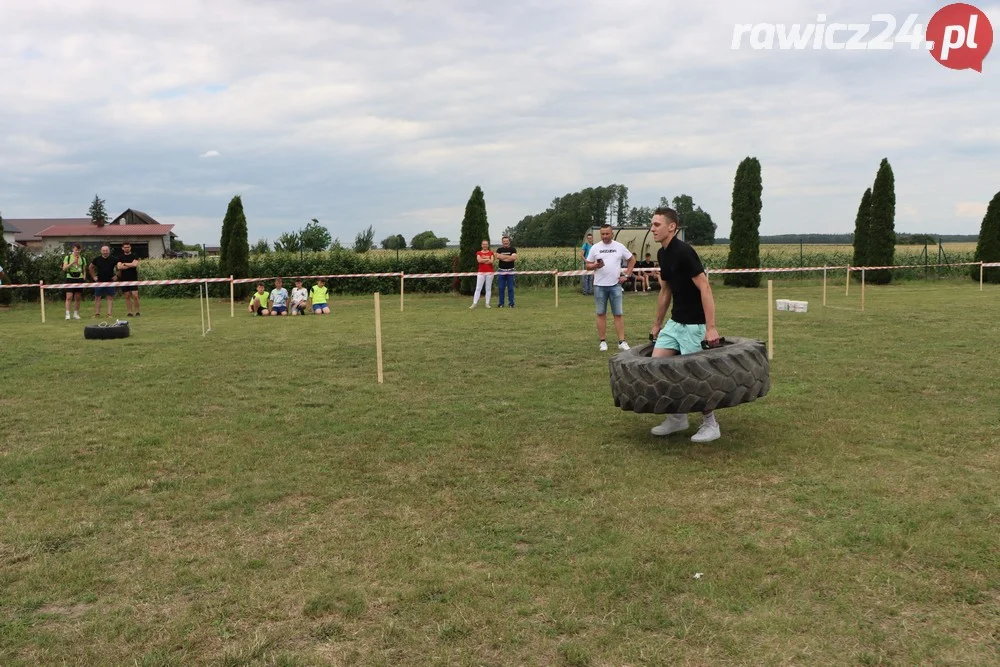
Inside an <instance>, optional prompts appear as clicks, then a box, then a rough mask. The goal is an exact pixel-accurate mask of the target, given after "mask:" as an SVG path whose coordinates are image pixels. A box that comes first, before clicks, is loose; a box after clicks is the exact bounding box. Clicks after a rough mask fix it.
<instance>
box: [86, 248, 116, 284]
mask: <svg viewBox="0 0 1000 667" xmlns="http://www.w3.org/2000/svg"><path fill="white" fill-rule="evenodd" d="M91 264H93V265H94V268H95V269H97V282H99V283H108V282H111V281H112V280H114V279H115V272H116V271H117V270H118V266H117V265H118V258H117V257H115V256H114V255H108V256H107V258H105V257H104V255H98V256H97V257H95V258H94V259H93V260H91Z"/></svg>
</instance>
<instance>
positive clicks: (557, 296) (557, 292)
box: [554, 273, 559, 308]
mask: <svg viewBox="0 0 1000 667" xmlns="http://www.w3.org/2000/svg"><path fill="white" fill-rule="evenodd" d="M554 275H555V277H556V308H558V307H559V274H558V273H555V274H554Z"/></svg>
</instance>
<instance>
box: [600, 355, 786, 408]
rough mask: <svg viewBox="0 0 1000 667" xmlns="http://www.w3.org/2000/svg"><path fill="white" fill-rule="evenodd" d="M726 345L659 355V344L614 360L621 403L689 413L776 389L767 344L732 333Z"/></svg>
mask: <svg viewBox="0 0 1000 667" xmlns="http://www.w3.org/2000/svg"><path fill="white" fill-rule="evenodd" d="M727 340H728V341H729V342H730V344H728V345H724V346H723V347H719V348H714V349H711V350H702V351H699V352H695V353H693V354H684V355H675V356H672V357H667V358H660V359H653V358H652V356H651V355H652V351H653V343H646V344H645V345H642V346H641V347H637V348H632V349H631V350H627V351H625V352H621V353H619V354H616V355H614V356H613V357H611V359H610V360H608V365H609V367H610V370H611V395H612V397H613V398H614V402H615V407H618V408H621V409H622V410H631V411H633V412H638V413H654V414H686V413H689V412H704V411H708V410H714V409H716V408H731V407H734V406H737V405H741V404H743V403H749V402H752V401H755V400H757V399H758V398H761V397H763V396H765V395H767V392H768V391H769V390H770V388H771V378H770V366H769V364H768V361H767V346H766V345H765V343H763V342H762V341H759V340H752V339H748V338H727Z"/></svg>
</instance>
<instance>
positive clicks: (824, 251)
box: [146, 243, 976, 267]
mask: <svg viewBox="0 0 1000 667" xmlns="http://www.w3.org/2000/svg"><path fill="white" fill-rule="evenodd" d="M695 247H696V249H697V250H698V254H699V255H701V256H702V257H703V258H706V259H721V260H725V258H726V256H727V255H728V253H729V246H728V245H713V246H695ZM943 247H944V252H945V254H946V255H948V256H951V255H952V254H959V255H964V254H970V255H971V254H972V253H974V252H975V251H976V244H975V243H945V244H944V246H943ZM456 250H457V248H442V249H440V250H410V249H407V250H400V251H399V256H400V257H403V256H405V255H413V254H423V255H451V254H454V253H455V252H456ZM923 250H924V247H923V246H915V245H899V246H896V254H897V256H910V255H920V254H921V253H923ZM800 252H801V254H802V255H803V256H805V257H815V256H823V255H842V254H843V255H851V254H853V253H854V248H853V246H850V245H834V244H831V245H820V244H814V245H809V244H805V245H803V246H801V248H800V247H799V246H798V245H795V244H764V245H762V246H761V247H760V253H761V256H762V257H763V256H765V255H767V256H771V257H788V258H795V259H798V258H799V255H800ZM928 252H929V254H930V257H931V258H932V259H934V258H936V257H937V247H930V248H928ZM518 253H519V254H520V255H521V256H523V257H526V258H530V259H548V258H554V259H566V258H575V257H576V256H577V248H575V247H568V246H565V247H543V248H521V249H520V250H519V251H518ZM368 254H370V255H371V256H373V257H395V256H396V251H395V250H382V249H375V250H371V251H369V253H368ZM174 261H176V260H171V259H164V260H154V259H151V260H147V261H146V265H147V266H150V267H157V266H162V265H168V264H170V263H171V262H174Z"/></svg>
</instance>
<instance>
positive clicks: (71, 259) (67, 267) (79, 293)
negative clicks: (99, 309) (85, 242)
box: [62, 243, 87, 320]
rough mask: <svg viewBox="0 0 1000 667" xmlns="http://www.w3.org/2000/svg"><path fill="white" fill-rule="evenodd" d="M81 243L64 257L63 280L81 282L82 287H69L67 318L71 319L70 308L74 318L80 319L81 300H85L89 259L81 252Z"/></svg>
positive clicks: (67, 289)
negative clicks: (84, 293)
mask: <svg viewBox="0 0 1000 667" xmlns="http://www.w3.org/2000/svg"><path fill="white" fill-rule="evenodd" d="M81 250H82V248H80V244H79V243H74V244H73V252H72V253H70V254H69V255H66V256H65V257H63V263H62V270H63V274H64V275H63V280H64V281H65V282H67V283H80V285H81V286H80V287H67V288H66V290H65V292H66V319H67V320H68V319H69V317H70V316H69V313H70V308H71V307H72V309H73V319H74V320H78V319H80V302H81V301H82V300H83V283H84V282H86V280H87V260H85V259H84V258H83V256H82V255H81V254H80V251H81Z"/></svg>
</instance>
